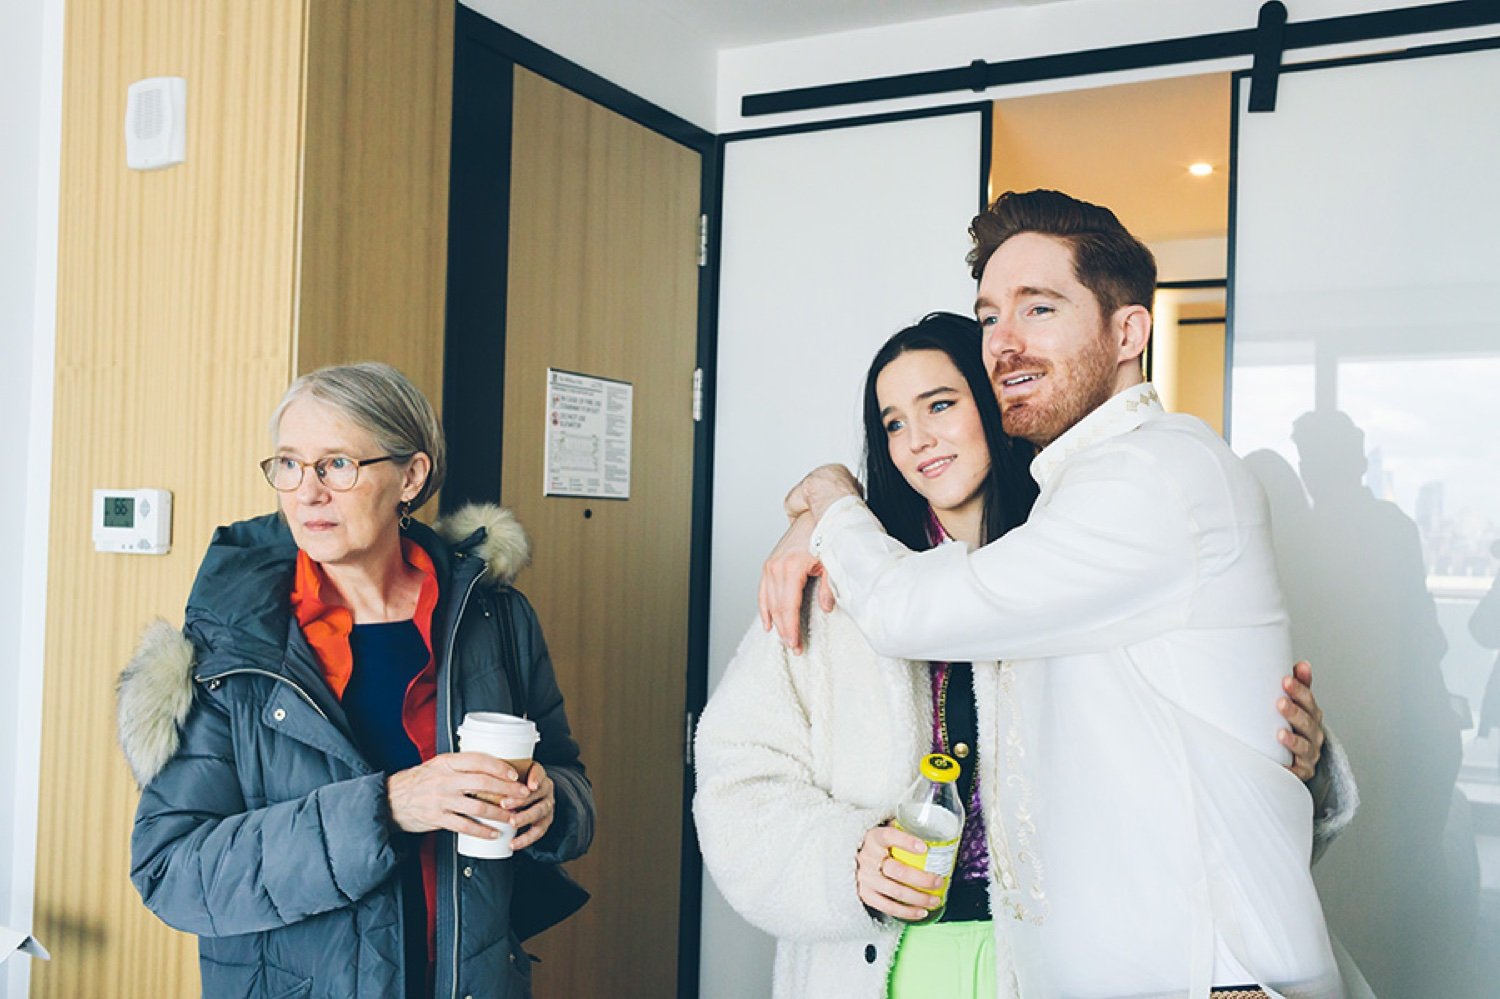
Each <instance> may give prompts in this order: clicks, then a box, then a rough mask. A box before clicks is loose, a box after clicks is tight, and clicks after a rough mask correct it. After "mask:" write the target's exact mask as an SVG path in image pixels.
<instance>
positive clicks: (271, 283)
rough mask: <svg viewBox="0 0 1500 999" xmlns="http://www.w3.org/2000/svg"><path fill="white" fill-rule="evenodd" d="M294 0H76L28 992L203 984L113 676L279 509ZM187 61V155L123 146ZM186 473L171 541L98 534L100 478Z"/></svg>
mask: <svg viewBox="0 0 1500 999" xmlns="http://www.w3.org/2000/svg"><path fill="white" fill-rule="evenodd" d="M302 32H303V16H302V4H301V3H300V2H298V0H274V2H262V3H254V4H247V3H240V2H237V0H129V2H126V3H121V2H117V0H70V2H69V4H68V10H67V26H66V39H65V45H66V49H65V53H66V56H65V66H64V97H63V152H62V178H61V185H62V186H61V193H62V197H61V218H60V223H59V246H60V259H59V267H58V296H59V302H58V318H57V347H56V350H57V353H56V365H57V384H56V391H55V407H56V408H55V416H54V439H53V447H54V451H53V480H52V502H53V510H52V536H51V541H50V554H49V559H50V564H49V584H48V595H47V596H48V599H47V606H48V611H47V653H46V679H45V690H44V700H43V749H42V775H41V803H40V818H39V822H40V829H39V843H40V847H39V850H40V856H39V858H38V870H37V886H36V894H37V913H36V927H37V933H38V935H39V936H40V938H41V939H42V940H43V941H45V942H46V944H47V945H48V947H50V948H51V949H52V952H53V956H54V960H53V961H52V962H50V963H38V964H36V965H34V973H33V987H32V991H33V994H34V995H38V996H58V997H69V999H72V997H78V996H118V997H130V996H142V997H148V996H149V997H153V999H154V997H162V996H179V995H180V996H188V995H196V994H197V991H198V976H197V968H196V961H195V959H194V954H193V947H192V944H193V941H192V938H190V937H186V936H183V935H180V934H177V933H175V932H173V931H172V930H169V929H167V928H166V927H165V926H164V925H163V924H161V923H160V922H159V921H157V919H156V918H155V917H154V916H152V915H151V914H150V913H148V912H147V911H146V909H145V908H144V907H143V906H142V905H141V902H140V899H139V898H138V897H137V896H136V893H135V891H134V889H133V888H132V887H131V885H130V883H129V881H128V862H129V857H128V851H129V836H130V824H131V816H132V813H133V811H134V808H135V803H136V800H137V794H136V791H135V787H134V783H133V781H132V780H131V778H130V776H129V774H128V772H127V770H126V768H125V766H124V764H123V761H122V759H121V756H120V752H119V750H118V748H117V747H116V745H115V739H114V729H115V726H114V696H113V691H114V680H115V676H116V674H117V672H118V671H119V669H120V667H121V666H122V665H123V664H124V662H125V661H126V659H127V658H128V657H129V655H130V653H131V650H132V648H133V646H134V643H135V639H136V636H137V634H138V632H139V630H140V628H141V627H142V625H143V624H144V623H145V622H146V621H147V620H149V619H150V618H151V617H152V616H154V615H157V614H162V613H166V614H168V615H169V616H171V617H173V618H174V619H176V620H180V619H181V606H182V603H183V599H184V597H185V595H186V593H187V589H188V586H189V584H190V582H191V579H192V574H193V571H194V569H195V567H196V563H197V560H198V557H199V555H200V554H201V552H202V549H203V546H204V544H205V543H206V542H207V540H208V536H209V533H210V531H211V530H212V528H213V527H214V525H216V524H219V523H222V522H224V521H226V520H229V519H232V518H236V517H242V516H246V515H251V514H255V513H259V512H263V511H265V510H266V509H268V508H269V506H270V497H269V496H268V495H267V491H266V489H265V486H264V484H263V483H261V482H258V481H257V480H256V477H255V475H254V474H252V473H253V472H254V466H253V462H254V460H255V459H256V458H258V457H261V456H262V454H261V452H262V451H264V449H265V446H266V445H265V430H264V425H265V424H264V421H265V417H266V414H267V412H268V410H269V408H270V406H271V405H272V404H273V403H274V402H275V400H276V398H277V397H278V395H279V393H280V391H281V390H282V388H284V386H285V383H286V380H287V376H288V374H289V373H290V370H291V337H290V329H291V319H292V315H293V281H292V275H293V273H294V267H295V259H296V254H295V239H294V237H295V228H294V223H295V220H296V197H297V181H298V160H299V128H300V122H299V107H300V88H301V63H302V56H303V37H302ZM158 74H161V75H167V74H170V75H181V76H185V77H187V79H188V81H189V83H188V105H187V109H188V162H187V163H186V164H184V165H182V166H178V167H174V168H172V169H169V170H163V171H156V172H151V173H138V172H133V171H129V170H127V169H126V167H125V152H124V139H123V128H122V123H123V118H124V108H125V89H126V86H127V85H128V84H129V83H130V82H131V81H132V80H135V79H138V78H140V77H145V76H152V75H158ZM97 486H115V487H135V486H159V487H164V488H167V489H170V490H172V493H173V497H174V507H175V509H174V520H175V523H174V532H173V533H174V537H173V551H172V553H171V554H170V555H167V556H164V557H150V556H125V555H109V554H97V553H95V552H94V551H93V546H92V541H91V539H90V534H89V519H90V502H91V497H92V492H91V491H92V489H93V488H94V487H97Z"/></svg>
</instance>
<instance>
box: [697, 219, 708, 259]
mask: <svg viewBox="0 0 1500 999" xmlns="http://www.w3.org/2000/svg"><path fill="white" fill-rule="evenodd" d="M698 266H699V267H707V266H708V215H707V214H703V215H699V216H698Z"/></svg>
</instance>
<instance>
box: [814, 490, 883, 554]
mask: <svg viewBox="0 0 1500 999" xmlns="http://www.w3.org/2000/svg"><path fill="white" fill-rule="evenodd" d="M866 518H868V519H870V520H874V519H875V515H874V514H873V513H871V512H870V510H869V508H868V507H866V506H865V501H864V500H862V499H860V498H859V497H858V496H841V497H839V498H838V499H836V500H834V501H833V505H832V506H830V507H829V508H828V509H827V510H824V511H823V517H822V519H821V520H819V521H818V523H817V525H816V526H815V527H814V528H813V533H812V540H810V541H809V542H808V544H807V550H808V552H809V553H811V555H812V557H813V558H815V559H817V560H819V561H822V560H823V554H824V551H825V548H826V546H827V543H828V539H829V538H830V537H832V536H833V534H834V533H836V532H837V531H838V530H839V529H840V528H842V527H847V526H849V525H850V524H852V523H857V522H858V521H861V520H864V519H866Z"/></svg>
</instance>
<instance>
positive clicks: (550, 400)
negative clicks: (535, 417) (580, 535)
mask: <svg viewBox="0 0 1500 999" xmlns="http://www.w3.org/2000/svg"><path fill="white" fill-rule="evenodd" d="M634 397H635V386H633V385H631V384H630V383H629V382H619V381H615V380H614V379H612V378H595V377H592V376H590V375H580V374H575V373H574V372H571V371H559V370H557V369H556V368H548V369H547V446H546V457H545V462H546V476H545V478H544V480H543V486H542V493H543V495H546V496H589V497H593V498H596V499H629V498H630V416H631V406H632V404H633V403H634Z"/></svg>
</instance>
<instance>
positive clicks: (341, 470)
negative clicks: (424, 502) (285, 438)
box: [260, 454, 402, 493]
mask: <svg viewBox="0 0 1500 999" xmlns="http://www.w3.org/2000/svg"><path fill="white" fill-rule="evenodd" d="M401 457H402V456H401V455H395V454H383V455H381V456H380V457H378V458H351V457H349V456H348V455H347V454H325V455H324V456H323V457H321V458H319V459H318V460H317V461H298V460H297V459H296V458H293V457H291V456H290V455H285V454H278V455H276V456H275V457H273V458H267V459H266V460H265V461H262V462H261V463H260V470H261V471H262V472H264V473H265V474H266V481H267V482H269V483H270V484H271V488H272V489H275V490H276V491H277V492H280V493H289V492H291V491H292V490H294V489H296V488H297V487H298V486H300V485H302V475H303V473H304V472H305V471H306V470H307V469H309V468H311V469H312V470H313V471H314V472H316V473H318V481H319V482H321V483H323V485H325V486H327V487H328V488H329V489H332V490H333V491H334V492H339V493H342V492H346V491H348V490H350V489H353V488H354V484H355V483H356V482H358V481H359V470H360V469H361V468H363V467H364V466H365V465H376V464H379V463H380V462H382V461H400V460H401Z"/></svg>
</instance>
